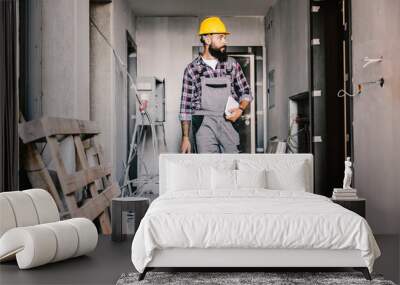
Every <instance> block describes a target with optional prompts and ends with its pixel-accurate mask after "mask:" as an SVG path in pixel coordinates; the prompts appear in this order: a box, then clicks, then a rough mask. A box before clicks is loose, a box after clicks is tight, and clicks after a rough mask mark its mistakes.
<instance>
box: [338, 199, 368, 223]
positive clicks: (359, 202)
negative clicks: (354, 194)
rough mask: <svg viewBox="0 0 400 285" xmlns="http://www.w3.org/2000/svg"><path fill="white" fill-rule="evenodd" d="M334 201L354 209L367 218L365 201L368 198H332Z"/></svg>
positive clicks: (351, 209)
mask: <svg viewBox="0 0 400 285" xmlns="http://www.w3.org/2000/svg"><path fill="white" fill-rule="evenodd" d="M331 200H332V202H334V203H336V204H339V205H340V206H342V207H344V208H346V209H348V210H350V211H353V212H354V213H356V214H359V215H360V216H361V217H363V218H365V203H366V200H365V199H364V198H357V199H352V200H340V199H332V198H331Z"/></svg>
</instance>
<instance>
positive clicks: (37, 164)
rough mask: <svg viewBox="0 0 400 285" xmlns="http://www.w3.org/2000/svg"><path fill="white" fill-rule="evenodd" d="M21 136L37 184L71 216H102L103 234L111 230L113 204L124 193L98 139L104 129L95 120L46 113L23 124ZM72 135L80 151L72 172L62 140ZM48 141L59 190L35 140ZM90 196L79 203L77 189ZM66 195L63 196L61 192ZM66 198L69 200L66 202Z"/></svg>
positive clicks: (29, 170) (27, 166) (29, 171)
mask: <svg viewBox="0 0 400 285" xmlns="http://www.w3.org/2000/svg"><path fill="white" fill-rule="evenodd" d="M18 129H19V136H20V138H21V140H22V141H23V143H24V144H25V150H24V159H23V164H24V168H25V169H26V171H27V174H28V178H29V180H30V182H31V184H32V186H33V187H37V188H43V189H46V190H47V191H49V193H50V194H51V195H52V196H53V198H54V200H55V201H56V204H57V207H58V209H59V211H60V212H61V213H62V214H65V215H67V216H70V217H86V218H88V219H91V220H96V219H98V222H99V225H100V227H101V231H102V233H103V234H111V223H110V216H109V207H110V204H111V200H112V198H113V197H116V196H118V195H119V194H120V189H119V186H118V184H117V183H116V182H113V179H112V175H111V172H112V168H111V167H110V166H108V165H106V163H105V161H104V158H103V154H102V150H101V147H100V146H99V145H98V144H97V143H96V141H95V140H96V136H97V135H98V134H99V133H100V131H99V129H98V127H97V125H96V123H95V122H93V121H83V120H75V119H64V118H53V117H43V118H41V119H38V120H33V121H29V122H22V123H20V124H19V128H18ZM66 136H72V138H73V141H74V147H75V154H76V172H74V173H72V174H71V173H68V172H67V170H66V167H65V165H64V161H63V159H62V155H61V151H60V143H59V140H60V139H63V138H65V137H66ZM38 142H42V143H45V145H46V147H49V150H50V153H51V158H52V161H53V162H54V165H55V169H56V172H57V177H58V180H59V184H60V188H61V190H62V191H57V188H56V186H55V183H54V181H53V180H52V179H51V176H50V174H49V171H48V169H47V168H46V167H45V164H44V162H43V160H42V157H41V155H40V153H39V152H38V150H37V149H36V146H35V144H36V143H38ZM81 191H82V193H83V192H85V193H84V194H85V196H87V197H88V198H87V199H85V200H84V201H83V204H82V205H78V202H77V199H76V193H77V192H81ZM59 193H62V194H61V195H62V196H63V197H60V194H59ZM63 201H64V202H65V203H63Z"/></svg>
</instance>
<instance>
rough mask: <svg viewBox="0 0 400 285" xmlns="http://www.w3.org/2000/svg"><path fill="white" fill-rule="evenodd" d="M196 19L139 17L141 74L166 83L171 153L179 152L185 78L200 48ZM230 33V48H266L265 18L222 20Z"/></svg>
mask: <svg viewBox="0 0 400 285" xmlns="http://www.w3.org/2000/svg"><path fill="white" fill-rule="evenodd" d="M200 20H201V19H199V18H197V17H138V19H137V45H138V75H139V76H157V77H159V78H165V80H166V124H165V127H166V133H167V145H168V151H169V152H178V151H179V147H180V141H181V127H180V122H179V120H178V114H179V106H180V97H181V88H182V76H183V71H184V69H185V67H186V65H187V64H189V63H190V62H191V61H192V47H193V46H198V45H200V42H199V39H198V36H197V31H198V25H199V21H200ZM222 20H223V21H224V22H225V23H226V25H227V28H228V29H229V31H230V32H231V35H230V36H229V37H228V45H232V46H264V44H265V39H264V19H263V17H222Z"/></svg>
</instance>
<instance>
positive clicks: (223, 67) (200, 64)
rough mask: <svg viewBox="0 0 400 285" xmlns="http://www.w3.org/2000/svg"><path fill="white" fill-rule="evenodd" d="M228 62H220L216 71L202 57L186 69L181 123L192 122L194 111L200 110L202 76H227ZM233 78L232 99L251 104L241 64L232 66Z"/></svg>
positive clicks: (251, 97)
mask: <svg viewBox="0 0 400 285" xmlns="http://www.w3.org/2000/svg"><path fill="white" fill-rule="evenodd" d="M226 74H227V64H226V62H218V63H217V66H216V67H215V70H214V69H212V67H210V66H209V65H207V64H206V63H205V62H204V61H203V59H202V58H201V56H198V57H197V58H196V59H194V60H193V61H192V62H191V63H190V64H189V65H188V66H187V67H186V69H185V72H184V74H183V84H182V97H181V107H180V113H179V119H180V120H181V121H190V120H191V119H192V114H193V110H199V109H200V103H201V76H203V77H208V78H215V77H221V76H226ZM231 76H232V78H233V82H232V84H231V87H232V88H231V93H232V97H233V98H234V99H235V100H236V101H238V102H240V101H242V100H247V101H249V102H251V101H252V100H253V96H252V95H251V94H250V87H249V84H248V83H247V80H246V77H245V76H244V74H243V71H242V68H241V67H240V64H239V63H238V62H237V61H236V60H235V61H234V64H233V66H232V72H231Z"/></svg>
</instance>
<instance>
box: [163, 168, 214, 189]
mask: <svg viewBox="0 0 400 285" xmlns="http://www.w3.org/2000/svg"><path fill="white" fill-rule="evenodd" d="M210 171H211V167H207V166H197V165H185V164H178V163H172V162H171V163H169V164H168V178H167V179H168V181H167V191H185V190H193V189H211V178H210Z"/></svg>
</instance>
